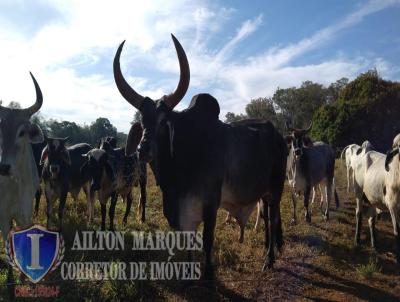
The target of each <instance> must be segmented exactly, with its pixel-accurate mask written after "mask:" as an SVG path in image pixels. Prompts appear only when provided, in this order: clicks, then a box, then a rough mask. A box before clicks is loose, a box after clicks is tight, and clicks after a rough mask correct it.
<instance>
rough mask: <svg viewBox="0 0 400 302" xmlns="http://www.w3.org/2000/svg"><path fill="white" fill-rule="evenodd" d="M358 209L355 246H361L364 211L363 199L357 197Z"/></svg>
mask: <svg viewBox="0 0 400 302" xmlns="http://www.w3.org/2000/svg"><path fill="white" fill-rule="evenodd" d="M356 200H357V207H356V235H355V240H354V241H355V245H359V244H360V234H361V227H362V210H363V201H362V198H359V197H357V198H356Z"/></svg>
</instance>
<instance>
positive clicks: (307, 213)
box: [304, 184, 311, 223]
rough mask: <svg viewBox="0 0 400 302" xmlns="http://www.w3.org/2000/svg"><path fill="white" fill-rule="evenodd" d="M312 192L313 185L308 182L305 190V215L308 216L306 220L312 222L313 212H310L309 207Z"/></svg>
mask: <svg viewBox="0 0 400 302" xmlns="http://www.w3.org/2000/svg"><path fill="white" fill-rule="evenodd" d="M310 192H311V185H309V184H308V185H307V186H306V189H305V191H304V209H305V211H306V213H305V217H306V221H307V222H308V223H311V214H310V211H309V209H308V204H309V201H310Z"/></svg>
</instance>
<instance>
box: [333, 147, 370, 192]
mask: <svg viewBox="0 0 400 302" xmlns="http://www.w3.org/2000/svg"><path fill="white" fill-rule="evenodd" d="M373 149H374V147H373V146H372V144H371V143H370V142H369V141H364V142H363V143H362V145H361V146H359V145H357V144H351V145H348V146H346V147H345V148H344V149H343V151H342V153H341V154H340V158H341V160H343V155H344V156H345V164H346V172H347V193H350V182H351V184H352V186H353V189H354V167H355V165H356V163H357V161H358V160H359V159H360V158H362V157H363V156H364V155H365V153H367V152H368V151H372V150H373Z"/></svg>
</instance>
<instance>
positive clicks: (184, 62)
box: [163, 34, 190, 109]
mask: <svg viewBox="0 0 400 302" xmlns="http://www.w3.org/2000/svg"><path fill="white" fill-rule="evenodd" d="M171 37H172V41H174V45H175V50H176V54H177V55H178V60H179V67H180V72H181V75H180V79H179V83H178V86H177V87H176V89H175V92H174V93H172V94H170V95H168V96H166V97H165V98H164V99H163V101H164V103H165V104H166V105H167V106H168V107H169V108H171V109H173V108H174V107H175V106H176V105H178V103H179V102H180V101H181V100H182V99H183V97H184V96H185V94H186V91H187V90H188V88H189V82H190V69H189V62H188V59H187V57H186V53H185V51H184V50H183V47H182V45H181V43H179V41H178V39H177V38H175V36H174V35H173V34H171Z"/></svg>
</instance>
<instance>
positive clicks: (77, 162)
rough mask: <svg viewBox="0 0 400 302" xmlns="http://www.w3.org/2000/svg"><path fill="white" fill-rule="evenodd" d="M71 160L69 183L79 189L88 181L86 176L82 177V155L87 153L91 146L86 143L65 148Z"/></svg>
mask: <svg viewBox="0 0 400 302" xmlns="http://www.w3.org/2000/svg"><path fill="white" fill-rule="evenodd" d="M67 149H68V152H69V156H70V158H71V167H70V170H69V182H70V184H71V185H72V187H80V186H82V185H83V184H84V183H85V182H87V181H88V180H89V176H88V175H82V173H81V167H82V166H83V164H84V163H85V160H86V159H85V158H84V157H83V156H82V155H83V154H86V153H88V152H89V151H90V150H91V149H92V146H90V145H89V144H86V143H81V144H76V145H73V146H70V147H68V148H67Z"/></svg>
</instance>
